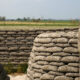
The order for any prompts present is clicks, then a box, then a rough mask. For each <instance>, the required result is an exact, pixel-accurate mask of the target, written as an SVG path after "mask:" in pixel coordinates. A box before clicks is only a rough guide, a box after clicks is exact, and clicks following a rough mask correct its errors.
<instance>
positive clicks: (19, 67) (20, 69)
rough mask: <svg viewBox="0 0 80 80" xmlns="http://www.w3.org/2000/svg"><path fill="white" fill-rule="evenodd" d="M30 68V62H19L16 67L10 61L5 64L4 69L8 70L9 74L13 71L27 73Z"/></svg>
mask: <svg viewBox="0 0 80 80" xmlns="http://www.w3.org/2000/svg"><path fill="white" fill-rule="evenodd" d="M27 68H28V64H19V65H17V67H16V68H15V67H14V65H13V64H11V63H8V64H4V69H5V70H6V71H7V73H8V74H11V73H26V72H27Z"/></svg>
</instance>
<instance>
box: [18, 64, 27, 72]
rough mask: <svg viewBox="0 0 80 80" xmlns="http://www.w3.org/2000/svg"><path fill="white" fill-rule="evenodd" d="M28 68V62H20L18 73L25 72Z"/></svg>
mask: <svg viewBox="0 0 80 80" xmlns="http://www.w3.org/2000/svg"><path fill="white" fill-rule="evenodd" d="M27 68H28V64H20V65H18V69H17V73H25V72H26V69H27Z"/></svg>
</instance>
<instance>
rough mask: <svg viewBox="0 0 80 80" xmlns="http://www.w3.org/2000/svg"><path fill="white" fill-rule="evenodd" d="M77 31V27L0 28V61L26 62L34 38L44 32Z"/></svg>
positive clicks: (6, 62) (5, 62)
mask: <svg viewBox="0 0 80 80" xmlns="http://www.w3.org/2000/svg"><path fill="white" fill-rule="evenodd" d="M57 31H59V32H63V31H64V32H68V31H74V32H78V28H71V29H70V28H64V29H32V30H0V63H2V64H8V63H12V64H15V65H16V64H24V63H27V61H28V58H29V55H30V52H31V50H32V46H33V40H34V38H35V37H36V36H37V35H39V34H41V33H44V32H57Z"/></svg>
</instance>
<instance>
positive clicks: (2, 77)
mask: <svg viewBox="0 0 80 80" xmlns="http://www.w3.org/2000/svg"><path fill="white" fill-rule="evenodd" d="M0 80H10V78H9V77H8V76H7V73H6V71H5V70H4V68H3V66H2V65H1V64H0Z"/></svg>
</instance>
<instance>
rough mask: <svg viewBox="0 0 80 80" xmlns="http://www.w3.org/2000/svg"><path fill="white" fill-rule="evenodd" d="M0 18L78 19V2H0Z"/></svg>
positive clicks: (6, 0)
mask: <svg viewBox="0 0 80 80" xmlns="http://www.w3.org/2000/svg"><path fill="white" fill-rule="evenodd" d="M0 16H6V17H7V18H9V19H15V18H18V17H20V18H22V17H31V18H46V19H48V18H51V19H75V18H78V19H79V18H80V0H0Z"/></svg>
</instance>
